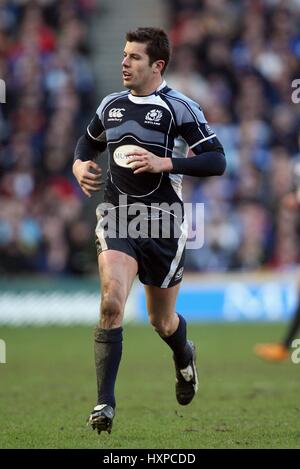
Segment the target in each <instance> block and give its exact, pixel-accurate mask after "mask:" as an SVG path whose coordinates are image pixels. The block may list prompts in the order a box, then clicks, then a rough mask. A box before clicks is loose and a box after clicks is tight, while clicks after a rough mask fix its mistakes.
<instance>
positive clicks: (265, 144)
mask: <svg viewBox="0 0 300 469" xmlns="http://www.w3.org/2000/svg"><path fill="white" fill-rule="evenodd" d="M130 4H131V7H130V11H129V9H128V5H127V4H126V2H125V3H124V2H121V1H104V0H102V1H99V2H96V1H94V0H81V1H80V0H78V1H72V2H71V1H62V2H58V1H53V0H45V1H32V2H31V1H27V2H26V1H3V2H1V6H0V9H1V24H0V53H1V60H0V75H1V78H2V79H3V80H5V82H6V91H7V99H6V101H7V102H6V104H4V105H1V112H0V123H1V131H0V138H1V159H0V170H1V176H0V274H1V283H0V288H1V297H0V305H1V308H0V311H1V312H0V321H2V322H10V321H14V320H15V319H16V315H18V317H19V321H22V316H23V318H24V321H25V322H26V321H27V320H28V319H29V318H28V315H26V313H25V312H24V311H22V310H21V309H20V308H19V307H17V304H16V303H14V300H13V298H14V294H16V295H15V301H16V302H18V301H20V300H21V301H23V300H24V297H23V294H24V291H23V289H22V281H19V282H17V283H15V276H16V275H17V276H20V277H21V279H24V280H26V281H25V284H24V285H25V287H24V288H25V291H27V292H28V288H29V286H31V287H32V290H33V294H32V295H31V296H30V297H29V296H28V295H27V296H26V298H27V301H29V298H31V301H32V305H31V306H30V309H31V319H32V320H34V318H36V320H37V321H41V317H43V318H44V319H45V317H46V316H45V314H43V312H42V310H43V308H41V301H42V299H43V296H41V295H39V294H38V292H39V291H40V285H41V284H42V287H41V288H42V290H43V292H44V293H43V295H44V298H46V304H47V305H48V309H47V311H48V312H49V316H47V317H48V319H49V321H53V319H54V317H57V315H58V313H57V310H58V308H59V303H60V302H61V301H62V299H61V298H60V297H59V291H61V286H62V285H63V284H65V290H66V294H67V293H68V290H69V288H70V287H69V285H70V278H74V279H75V283H74V288H76V289H77V290H78V289H79V290H80V289H81V290H82V291H83V297H85V296H86V292H87V293H88V292H89V291H91V288H92V286H93V285H94V287H95V295H96V294H97V290H98V285H96V284H95V282H94V278H95V276H97V263H96V257H95V249H94V241H93V238H94V232H93V231H94V225H95V215H94V212H95V207H96V205H97V203H98V202H99V201H101V200H102V199H101V194H100V195H96V196H94V197H93V199H92V200H87V198H86V197H85V196H84V195H83V194H82V193H81V191H80V189H79V187H78V186H77V184H76V181H75V179H74V177H73V176H72V172H71V166H72V155H73V151H74V146H75V143H76V141H77V139H78V137H79V136H80V135H81V134H82V133H83V132H84V130H85V126H86V124H87V122H89V120H90V118H91V116H92V115H93V113H94V112H95V109H96V108H97V106H98V103H99V101H100V100H101V97H102V96H104V95H106V94H107V93H109V92H112V91H113V90H116V89H122V84H121V78H120V60H121V57H122V54H121V52H120V51H121V49H120V47H121V48H122V44H123V39H124V33H125V32H126V31H127V30H128V29H130V28H133V27H135V26H136V25H147V24H153V25H156V26H163V27H165V28H166V29H167V30H168V32H169V33H170V36H171V39H172V44H173V50H174V51H173V59H172V63H171V66H170V68H169V71H168V73H167V77H166V78H167V81H168V83H169V84H170V86H173V87H175V88H178V89H180V90H181V91H182V92H184V93H185V94H187V95H188V96H190V97H191V98H193V99H195V100H196V101H198V102H199V103H200V104H201V106H202V107H203V109H204V112H205V114H206V117H207V119H208V121H209V122H210V123H211V125H212V127H213V128H214V129H215V131H216V133H217V135H218V136H219V138H220V140H221V141H222V143H223V145H224V147H225V151H226V156H227V164H228V168H227V171H226V175H225V176H223V177H222V178H209V179H207V180H205V179H203V180H199V179H194V178H189V177H185V178H184V194H185V200H186V201H190V202H194V203H195V202H204V204H205V243H204V246H203V247H202V248H201V249H198V250H189V251H188V252H187V262H186V272H192V273H193V274H194V275H193V276H192V277H193V278H192V285H190V281H189V278H190V277H189V276H188V275H186V276H185V282H184V288H187V289H189V288H193V289H195V284H196V285H199V295H198V296H197V298H195V301H196V303H197V304H198V306H199V305H200V304H202V307H199V309H198V312H197V315H195V314H193V313H192V312H191V314H192V316H193V318H194V319H198V320H201V317H202V315H203V317H204V318H207V317H208V318H210V319H211V320H214V318H215V317H216V318H218V319H220V318H222V317H223V318H224V319H226V318H228V315H227V314H226V308H227V306H226V304H227V303H228V302H229V303H232V307H233V308H235V309H236V313H235V314H233V318H236V319H243V318H249V319H262V320H265V319H275V320H278V319H286V317H288V315H289V314H290V312H291V310H292V309H293V305H294V303H295V296H296V294H295V270H296V268H297V265H298V262H299V242H298V236H297V216H296V215H293V214H292V213H290V212H287V211H286V210H285V209H284V208H283V207H282V204H281V197H282V195H283V194H285V193H286V192H287V191H288V190H289V189H290V188H291V185H292V177H291V164H292V162H293V161H294V160H295V158H297V156H299V146H298V143H299V113H300V110H299V104H296V103H293V102H292V99H291V95H292V92H293V88H292V81H293V80H294V79H296V78H297V77H299V76H300V70H299V68H300V67H299V55H300V36H299V26H300V25H299V2H298V1H290V2H288V4H286V2H280V1H261V0H260V1H257V0H255V1H242V2H239V1H223V0H217V1H197V0H188V1H183V0H182V1H180V0H169V1H165V2H161V1H151V2H149V1H143V2H139V1H131V2H130ZM105 161H106V157H105V156H102V157H101V165H102V166H104V167H105ZM228 271H230V272H231V276H230V277H229V278H228V277H227V273H228ZM249 271H250V272H253V271H254V272H259V276H255V275H252V277H251V280H250V281H249V276H248V275H244V274H245V273H247V272H249ZM270 271H271V272H273V275H271V274H270ZM207 273H210V275H209V276H208V277H207ZM213 273H216V274H218V276H217V277H216V278H217V280H218V287H216V291H214V278H215V277H214V275H213ZM222 273H225V275H224V277H222V275H220V274H222ZM234 273H235V275H234ZM265 273H266V274H265ZM274 273H275V275H274ZM28 278H30V280H29V281H28ZM54 278H56V279H59V280H58V283H57V282H55V281H53V279H54ZM47 279H51V280H49V292H48V294H45V287H46V285H47ZM89 279H91V281H90V282H89ZM5 280H7V281H6V282H5ZM57 284H59V287H60V288H59V290H58V291H57V290H56V288H54V286H55V285H57ZM8 286H9V291H7V287H8ZM207 286H208V288H207ZM228 287H230V288H228ZM221 290H222V292H221ZM35 291H36V292H37V294H36V296H35V295H34V292H35ZM135 291H137V297H136V298H134V300H133V303H132V305H133V306H132V307H131V309H130V311H129V313H128V314H129V315H130V317H131V318H132V317H133V316H134V314H135V313H136V314H137V317H138V318H140V317H141V316H144V314H142V313H141V314H140V311H138V308H139V306H138V305H139V304H140V298H139V295H140V292H139V289H138V288H137V289H136V290H135ZM218 292H219V294H220V295H221V296H222V298H221V297H220V299H219V301H218V302H217V304H216V307H215V308H212V307H210V304H211V303H214V298H216V295H218ZM268 292H273V293H274V294H270V293H268ZM69 293H70V290H69ZM5 295H9V296H8V297H6V296H5ZM48 295H49V297H50V298H51V297H52V298H53V295H58V296H57V298H58V302H57V304H56V303H55V302H53V301H52V302H51V304H52V305H53V309H52V310H51V308H50V303H49V302H48V301H47V298H48ZM135 295H136V294H135V293H133V296H135ZM241 296H242V297H243V299H242V300H241V301H239V300H238V297H241ZM266 297H269V298H272V299H273V300H274V301H272V300H269V301H268V299H266ZM6 298H9V302H8V303H9V304H10V305H11V306H10V307H8V308H7V307H6V304H7V299H6ZM22 298H23V300H22ZM245 299H248V300H246V301H245ZM84 301H85V299H84ZM70 302H72V296H71V298H70ZM196 303H195V304H196ZM238 303H239V306H238ZM189 304H191V309H193V306H192V302H191V301H190V302H188V301H186V302H185V308H184V311H183V312H185V313H186V314H188V315H189ZM234 305H235V306H234ZM276 305H277V307H276ZM247 308H248V309H247ZM92 309H93V312H94V313H93V314H92V313H90V314H91V315H89V318H90V319H91V320H93V319H94V318H96V317H97V310H98V307H97V301H95V302H94V303H93V306H92ZM194 309H195V308H194ZM142 310H143V311H144V308H142ZM16 311H18V313H17V312H16ZM64 311H65V308H62V310H61V312H60V313H59V315H60V318H61V319H62V318H63V315H64V314H65V313H64ZM12 318H15V319H12ZM68 319H70V320H71V317H69V316H68ZM82 319H83V320H85V319H86V313H83V315H82Z"/></svg>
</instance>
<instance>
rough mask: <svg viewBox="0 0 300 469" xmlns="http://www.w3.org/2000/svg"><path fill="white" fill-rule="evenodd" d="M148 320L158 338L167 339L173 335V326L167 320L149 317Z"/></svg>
mask: <svg viewBox="0 0 300 469" xmlns="http://www.w3.org/2000/svg"><path fill="white" fill-rule="evenodd" d="M149 319H150V323H151V325H152V326H153V327H154V329H155V331H156V332H157V333H158V334H159V335H160V336H162V337H168V336H169V335H171V334H172V333H173V325H172V323H171V322H170V321H169V320H168V319H165V318H156V317H153V316H150V317H149Z"/></svg>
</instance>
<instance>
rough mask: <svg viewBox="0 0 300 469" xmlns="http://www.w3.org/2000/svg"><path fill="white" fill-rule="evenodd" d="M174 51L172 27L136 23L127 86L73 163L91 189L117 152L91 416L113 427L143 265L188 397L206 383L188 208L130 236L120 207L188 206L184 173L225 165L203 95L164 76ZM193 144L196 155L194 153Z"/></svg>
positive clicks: (98, 425) (104, 223)
mask: <svg viewBox="0 0 300 469" xmlns="http://www.w3.org/2000/svg"><path fill="white" fill-rule="evenodd" d="M169 59H170V44H169V40H168V37H167V35H166V33H165V32H164V31H163V30H161V29H157V28H138V29H137V30H136V31H131V32H128V33H127V35H126V45H125V48H124V58H123V61H122V73H123V83H124V86H125V88H127V89H126V90H125V91H121V92H117V93H113V94H110V95H108V96H106V97H105V98H104V99H103V100H102V102H101V103H100V105H99V107H98V109H97V111H96V114H95V115H94V117H93V118H92V120H91V122H90V123H89V125H88V126H87V130H86V133H85V135H83V136H82V137H80V139H79V140H78V143H77V146H76V150H75V156H74V164H73V173H74V175H75V177H76V179H77V181H78V183H79V184H80V186H81V188H82V190H83V192H84V193H85V194H86V195H87V196H89V197H90V196H91V195H92V193H93V192H96V191H99V189H100V185H101V170H100V167H99V165H97V164H96V163H95V161H94V160H95V158H96V156H97V155H98V154H99V152H102V151H104V149H106V147H107V148H108V152H109V168H108V178H107V181H106V184H105V196H104V201H105V203H106V204H107V205H106V206H105V207H107V210H105V208H103V204H101V206H99V207H98V209H97V218H98V223H97V227H96V245H97V252H98V264H99V274H100V281H101V293H102V295H101V306H100V322H99V324H98V325H97V327H96V329H95V338H94V339H95V341H94V343H95V364H96V375H97V386H98V398H97V405H96V406H95V407H94V409H93V411H92V412H91V415H90V418H89V423H90V425H91V426H92V428H93V429H97V431H98V433H101V431H108V432H109V433H110V432H111V428H112V423H113V418H114V415H115V407H116V402H115V395H114V388H115V381H116V377H117V372H118V367H119V363H120V359H121V354H122V320H123V313H124V306H125V303H126V300H127V297H128V295H129V292H130V289H131V286H132V283H133V281H134V279H135V277H136V275H138V277H139V280H140V281H141V282H142V283H143V284H144V287H145V294H146V302H147V310H148V314H149V320H150V323H151V324H152V326H154V328H155V330H156V331H157V333H158V334H159V336H160V337H161V338H162V340H164V341H165V342H166V344H167V345H168V346H169V347H170V348H171V350H172V352H173V359H174V364H175V373H176V386H175V390H176V397H177V401H178V403H179V404H181V405H187V404H189V403H190V402H191V401H192V399H193V397H194V395H195V393H196V392H197V388H198V378H197V370H196V363H195V361H196V351H195V346H194V344H193V343H192V342H191V341H189V340H187V332H186V321H185V319H184V318H183V316H182V315H180V314H178V313H176V310H175V305H176V298H177V295H178V291H179V285H180V282H181V280H182V275H183V264H184V251H185V243H186V238H187V232H186V222H185V219H184V215H183V216H182V219H179V220H178V217H177V216H170V220H171V221H170V223H171V224H173V226H172V228H174V225H175V224H176V226H177V228H178V230H179V233H177V235H176V236H175V235H171V236H163V233H162V231H163V228H164V226H162V224H163V223H162V224H161V225H160V227H159V237H155V239H154V238H153V237H151V236H148V237H147V236H143V234H144V233H141V234H140V235H138V236H135V235H134V234H131V233H130V232H128V235H127V236H123V235H122V236H121V231H122V230H123V229H124V225H128V226H129V225H130V221H132V217H131V216H130V215H128V217H127V218H126V217H124V216H122V217H121V215H120V213H121V209H122V208H124V205H125V206H126V207H128V208H132V206H133V204H139V206H140V207H142V206H143V207H151V206H152V205H153V204H160V203H164V204H167V206H172V204H175V205H176V204H177V205H176V206H179V207H181V208H183V202H182V195H181V180H182V175H184V174H186V175H190V176H196V177H208V176H216V175H222V174H223V173H224V170H225V166H226V162H225V156H224V151H223V147H222V145H221V143H220V142H219V140H218V139H217V137H216V135H215V133H214V132H213V130H211V128H210V127H209V126H208V124H207V121H206V119H205V117H204V115H203V112H202V110H201V108H200V107H199V105H198V104H197V103H195V102H193V101H192V100H190V99H189V98H187V97H186V96H184V95H183V94H181V93H179V92H177V91H175V90H173V89H171V88H169V87H168V85H167V83H166V81H165V80H164V78H163V74H164V72H165V70H166V67H167V65H168V62H169ZM175 142H180V145H181V147H182V149H183V154H178V152H175V151H174V146H175ZM188 148H191V149H192V151H193V153H194V156H191V157H189V158H186V155H187V151H188ZM124 197H125V198H126V199H125V200H126V202H125V203H124ZM166 211H167V212H168V210H166ZM164 212H165V210H160V209H157V211H156V213H154V211H153V210H150V212H147V213H146V212H144V215H145V216H144V217H143V220H146V223H149V224H151V223H154V221H157V219H158V220H162V213H164ZM171 212H172V211H171V209H170V214H171ZM153 213H154V214H153ZM120 218H122V220H120ZM179 218H180V217H179ZM120 221H121V227H120V224H119V222H120ZM113 222H118V223H115V225H116V226H117V228H116V229H115V230H111V229H108V226H109V225H114V223H113ZM125 228H126V226H125ZM173 231H174V230H173ZM173 231H172V232H173Z"/></svg>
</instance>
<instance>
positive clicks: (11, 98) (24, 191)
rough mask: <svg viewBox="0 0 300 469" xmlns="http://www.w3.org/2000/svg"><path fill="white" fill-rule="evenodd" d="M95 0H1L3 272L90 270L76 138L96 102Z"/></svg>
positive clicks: (0, 246)
mask: <svg viewBox="0 0 300 469" xmlns="http://www.w3.org/2000/svg"><path fill="white" fill-rule="evenodd" d="M94 8H95V3H94V1H92V0H75V1H73V0H72V1H71V0H60V1H58V0H57V1H56V0H39V1H38V0H37V1H20V0H14V1H10V0H0V78H1V79H3V80H4V81H5V83H6V104H2V105H1V109H0V151H1V153H0V273H3V272H13V273H15V272H16V273H22V272H28V271H29V272H30V271H31V272H47V273H84V272H87V271H89V270H91V264H93V261H94V257H90V254H89V252H88V250H87V249H86V248H87V246H88V243H87V241H88V239H89V238H90V235H91V232H92V226H91V225H90V223H89V222H88V221H87V220H85V218H84V210H83V208H84V204H83V200H84V196H83V195H81V192H80V190H79V189H78V187H77V185H76V183H75V180H74V178H73V176H72V172H71V166H72V158H73V152H74V146H75V144H76V141H77V139H78V137H79V136H80V135H81V134H82V133H83V132H84V128H85V125H86V122H87V121H88V120H89V119H90V116H91V113H92V110H94V107H95V102H94V100H95V89H94V82H93V74H92V71H91V69H90V65H89V54H90V51H89V48H88V35H87V34H88V26H89V18H90V17H91V13H93V10H94Z"/></svg>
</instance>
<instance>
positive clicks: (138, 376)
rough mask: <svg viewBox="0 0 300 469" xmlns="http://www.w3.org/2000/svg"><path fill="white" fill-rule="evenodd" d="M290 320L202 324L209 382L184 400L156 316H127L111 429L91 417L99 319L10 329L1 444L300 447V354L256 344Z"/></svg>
mask: <svg viewBox="0 0 300 469" xmlns="http://www.w3.org/2000/svg"><path fill="white" fill-rule="evenodd" d="M285 327H286V325H283V324H271V325H270V324H261V325H259V324H202V325H201V324H198V325H190V326H189V337H190V338H191V339H193V340H194V341H195V343H196V344H197V349H198V369H199V375H200V376H199V378H200V388H199V392H198V394H197V395H196V398H195V399H194V401H193V402H192V404H190V405H189V406H187V407H181V406H179V405H178V404H177V402H176V399H175V392H174V379H175V377H174V369H173V362H172V359H171V351H170V350H169V348H168V347H167V345H166V344H164V343H163V342H162V341H161V340H160V339H159V337H158V336H157V334H156V333H155V332H154V331H153V330H152V328H151V327H150V326H133V325H127V326H125V330H124V344H123V357H122V362H121V366H120V371H119V376H118V381H117V388H116V397H117V413H116V417H115V420H114V426H113V431H112V433H111V435H108V434H107V433H102V434H101V435H100V436H98V435H97V433H96V432H93V431H92V430H91V429H89V428H87V427H86V423H85V420H86V418H87V417H88V415H89V412H90V410H91V407H92V406H93V405H94V404H95V394H96V384H95V375H94V364H93V341H92V337H93V329H92V328H89V327H73V326H72V327H44V328H43V327H41V328H38V327H31V328H30V327H27V328H26V327H24V328H8V327H4V328H2V329H1V330H0V337H1V338H2V339H4V340H5V342H6V349H7V363H6V364H0V419H1V425H0V448H105V449H113V448H145V449H152V448H172V449H174V448H177V449H179V448H190V449H194V448H199V449H200V448H299V447H300V418H299V417H300V402H299V394H300V373H299V371H300V364H299V365H295V364H293V363H292V362H291V361H289V362H285V363H278V364H269V363H264V362H263V361H261V360H259V359H258V358H257V357H255V356H254V354H253V353H252V348H253V345H254V344H255V343H256V342H260V341H269V340H274V339H276V338H279V337H280V336H281V334H282V332H283V331H284V329H285Z"/></svg>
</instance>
